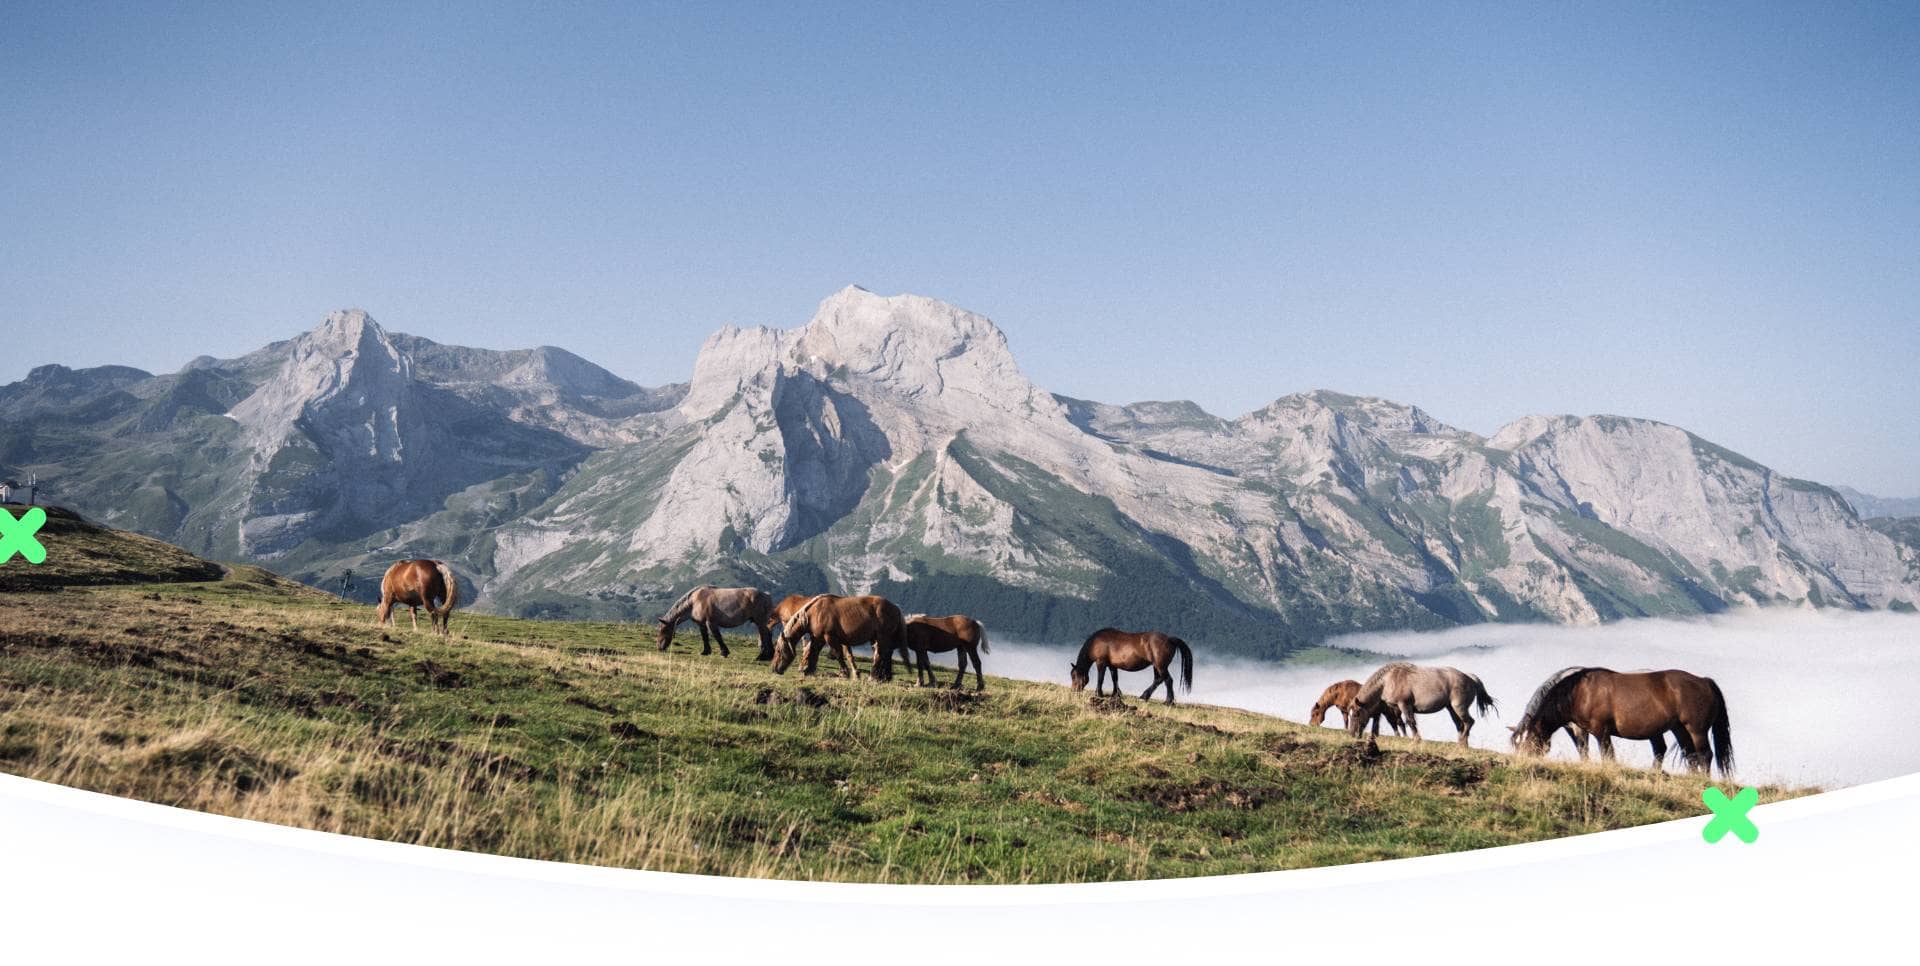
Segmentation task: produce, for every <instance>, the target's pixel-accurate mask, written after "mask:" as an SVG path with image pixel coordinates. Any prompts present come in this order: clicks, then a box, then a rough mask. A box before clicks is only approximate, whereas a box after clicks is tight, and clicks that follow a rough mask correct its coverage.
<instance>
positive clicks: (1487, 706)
mask: <svg viewBox="0 0 1920 966" xmlns="http://www.w3.org/2000/svg"><path fill="white" fill-rule="evenodd" d="M1467 677H1469V678H1471V679H1473V705H1474V709H1475V710H1477V711H1479V712H1480V713H1481V714H1486V713H1487V712H1488V711H1489V710H1499V709H1498V707H1497V706H1495V705H1494V703H1493V695H1491V694H1488V693H1487V686H1486V685H1485V684H1483V683H1481V681H1480V675H1478V674H1469V675H1467Z"/></svg>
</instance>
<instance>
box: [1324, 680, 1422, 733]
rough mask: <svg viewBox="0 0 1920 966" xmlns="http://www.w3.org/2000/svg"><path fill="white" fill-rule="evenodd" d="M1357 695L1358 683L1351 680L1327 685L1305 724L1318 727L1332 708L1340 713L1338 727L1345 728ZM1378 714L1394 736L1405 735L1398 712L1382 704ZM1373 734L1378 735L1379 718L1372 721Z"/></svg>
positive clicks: (1405, 729) (1358, 692)
mask: <svg viewBox="0 0 1920 966" xmlns="http://www.w3.org/2000/svg"><path fill="white" fill-rule="evenodd" d="M1359 694H1360V682H1358V681H1355V680H1353V679H1351V678H1349V679H1347V680H1345V681H1335V682H1333V683H1332V684H1329V685H1327V689H1326V690H1325V691H1322V692H1320V700H1318V701H1315V702H1314V703H1313V711H1312V712H1311V713H1310V714H1309V716H1308V718H1307V723H1308V724H1310V725H1313V726H1314V727H1316V728H1318V727H1320V723H1321V722H1323V721H1325V720H1327V709H1328V708H1333V709H1335V710H1337V711H1339V712H1340V727H1342V728H1344V727H1346V726H1347V722H1348V721H1350V720H1352V718H1353V699H1354V698H1356V697H1358V696H1359ZM1380 714H1381V717H1384V718H1386V719H1387V724H1389V725H1391V726H1393V733H1394V734H1396V735H1400V734H1405V733H1406V731H1407V728H1406V725H1404V724H1402V723H1401V722H1400V712H1399V711H1398V710H1396V709H1394V708H1392V707H1389V706H1387V705H1384V704H1383V705H1381V706H1380ZM1373 733H1374V734H1375V735H1378V734H1379V733H1380V719H1379V718H1375V719H1374V720H1373Z"/></svg>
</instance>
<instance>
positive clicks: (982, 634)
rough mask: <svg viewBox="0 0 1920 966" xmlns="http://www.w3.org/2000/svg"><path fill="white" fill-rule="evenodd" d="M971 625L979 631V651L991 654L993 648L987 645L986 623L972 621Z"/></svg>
mask: <svg viewBox="0 0 1920 966" xmlns="http://www.w3.org/2000/svg"><path fill="white" fill-rule="evenodd" d="M973 626H974V627H975V628H976V629H978V630H979V631H980V653H982V654H992V653H993V650H992V649H991V648H989V647H987V625H985V624H982V623H980V622H979V621H974V622H973Z"/></svg>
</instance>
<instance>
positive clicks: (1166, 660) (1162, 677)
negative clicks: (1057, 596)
mask: <svg viewBox="0 0 1920 966" xmlns="http://www.w3.org/2000/svg"><path fill="white" fill-rule="evenodd" d="M1176 653H1178V654H1179V655H1180V683H1181V685H1182V686H1184V687H1185V688H1186V690H1187V691H1188V692H1189V693H1191V692H1192V691H1193V650H1192V649H1191V648H1189V647H1188V646H1187V642H1186V641H1183V640H1181V639H1179V638H1177V637H1168V636H1167V635H1165V634H1162V633H1160V632H1159V631H1138V632H1135V631H1122V630H1115V629H1114V628H1111V627H1103V628H1101V629H1099V630H1097V631H1094V632H1093V636H1091V637H1088V638H1087V641H1086V643H1084V644H1082V645H1080V654H1079V656H1077V657H1075V658H1074V659H1073V663H1072V664H1069V665H1067V667H1068V669H1069V670H1071V671H1072V672H1073V673H1072V681H1073V689H1074V690H1075V691H1085V690H1086V689H1087V668H1088V666H1090V665H1094V664H1098V665H1099V666H1100V669H1099V672H1098V675H1099V676H1098V678H1097V679H1096V680H1095V681H1094V682H1093V693H1094V696H1096V697H1104V696H1105V692H1103V691H1102V690H1101V687H1102V686H1103V685H1104V684H1105V683H1106V679H1107V678H1106V676H1107V675H1108V674H1112V675H1113V694H1114V696H1115V697H1119V696H1120V672H1121V671H1138V670H1140V669H1142V668H1144V667H1147V666H1148V665H1152V666H1153V683H1152V684H1149V685H1147V689H1146V690H1145V691H1142V692H1140V697H1141V699H1142V700H1152V698H1153V689H1155V688H1157V687H1159V686H1160V685H1161V683H1162V682H1164V683H1165V684H1166V686H1167V703H1168V704H1172V703H1173V674H1172V673H1171V672H1169V671H1168V670H1167V667H1168V665H1170V664H1172V663H1173V656H1174V654H1176Z"/></svg>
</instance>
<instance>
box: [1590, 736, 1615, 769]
mask: <svg viewBox="0 0 1920 966" xmlns="http://www.w3.org/2000/svg"><path fill="white" fill-rule="evenodd" d="M1593 743H1594V744H1596V745H1599V746H1600V760H1601V761H1607V762H1610V761H1612V760H1613V736H1612V735H1610V734H1607V733H1606V732H1604V731H1596V732H1594V733H1593Z"/></svg>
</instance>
